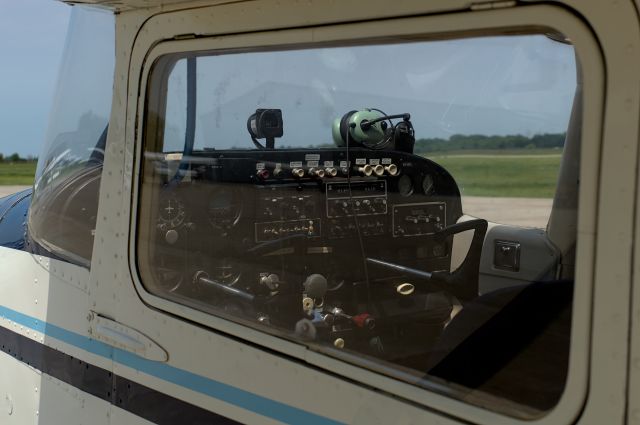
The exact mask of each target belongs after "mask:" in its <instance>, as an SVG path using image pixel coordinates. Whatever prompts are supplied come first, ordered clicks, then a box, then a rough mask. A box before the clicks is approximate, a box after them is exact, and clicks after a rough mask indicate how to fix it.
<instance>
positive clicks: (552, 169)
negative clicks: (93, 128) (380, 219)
mask: <svg viewBox="0 0 640 425" xmlns="http://www.w3.org/2000/svg"><path fill="white" fill-rule="evenodd" d="M425 156H427V157H428V158H429V159H431V160H433V161H435V162H437V163H438V164H440V165H442V166H443V167H445V168H446V169H447V170H449V172H450V173H451V175H453V177H454V178H455V179H456V182H457V183H458V186H460V191H461V192H462V194H463V195H468V196H493V197H524V198H550V197H552V196H553V193H554V191H555V186H556V180H557V178H558V170H559V167H560V153H559V152H558V150H553V149H532V150H530V149H526V150H525V149H522V150H507V151H460V152H448V153H447V154H434V155H432V154H429V155H425ZM35 171H36V164H35V162H17V163H7V162H4V163H0V185H31V184H32V183H33V176H34V174H35Z"/></svg>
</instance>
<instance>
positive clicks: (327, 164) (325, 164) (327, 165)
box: [324, 161, 346, 167]
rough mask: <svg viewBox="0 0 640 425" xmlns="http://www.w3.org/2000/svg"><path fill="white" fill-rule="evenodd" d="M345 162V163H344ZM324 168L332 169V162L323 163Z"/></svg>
mask: <svg viewBox="0 0 640 425" xmlns="http://www.w3.org/2000/svg"><path fill="white" fill-rule="evenodd" d="M345 162H346V161H345ZM324 166H325V167H333V161H325V162H324Z"/></svg>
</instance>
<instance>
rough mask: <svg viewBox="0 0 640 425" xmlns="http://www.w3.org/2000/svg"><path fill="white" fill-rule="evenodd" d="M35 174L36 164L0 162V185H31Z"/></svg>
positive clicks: (31, 162)
mask: <svg viewBox="0 0 640 425" xmlns="http://www.w3.org/2000/svg"><path fill="white" fill-rule="evenodd" d="M35 173H36V163H35V162H34V161H30V162H2V163H0V185H25V186H28V185H31V184H33V176H34V175H35Z"/></svg>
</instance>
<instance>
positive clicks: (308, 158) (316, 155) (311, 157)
mask: <svg viewBox="0 0 640 425" xmlns="http://www.w3.org/2000/svg"><path fill="white" fill-rule="evenodd" d="M304 160H305V161H320V154H319V153H308V154H306V155H305V156H304Z"/></svg>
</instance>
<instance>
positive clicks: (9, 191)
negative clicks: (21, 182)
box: [0, 186, 31, 198]
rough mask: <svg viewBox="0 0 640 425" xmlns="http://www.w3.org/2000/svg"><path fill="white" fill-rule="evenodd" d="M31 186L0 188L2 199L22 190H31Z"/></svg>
mask: <svg viewBox="0 0 640 425" xmlns="http://www.w3.org/2000/svg"><path fill="white" fill-rule="evenodd" d="M30 187H31V186H0V198H4V197H5V196H8V195H12V194H14V193H16V192H20V191H21V190H25V189H29V188H30Z"/></svg>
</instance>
